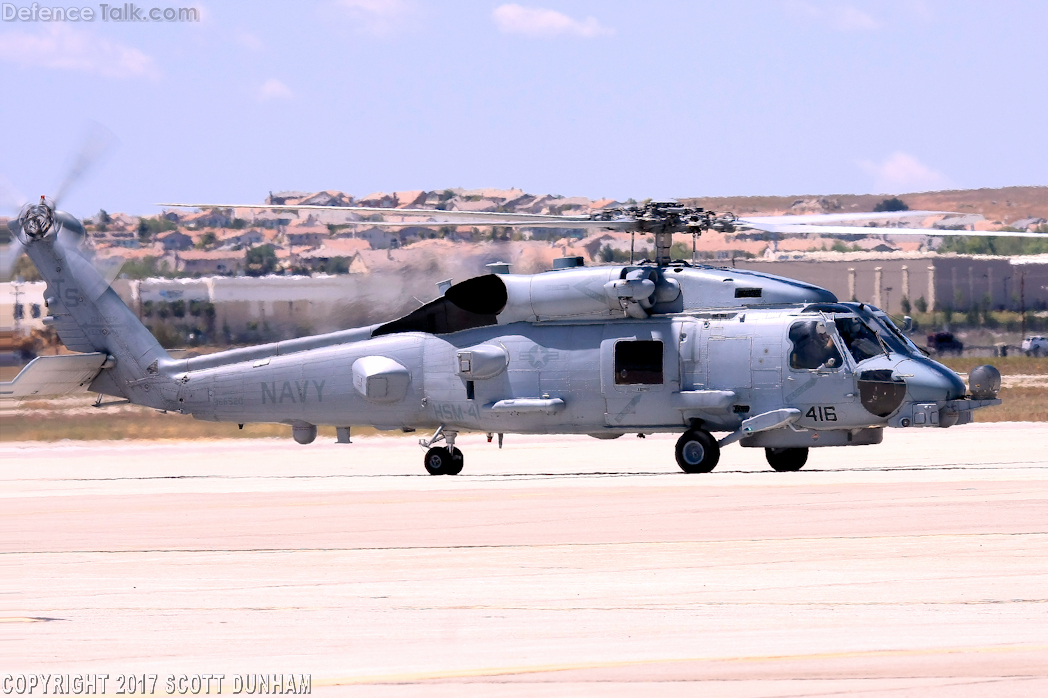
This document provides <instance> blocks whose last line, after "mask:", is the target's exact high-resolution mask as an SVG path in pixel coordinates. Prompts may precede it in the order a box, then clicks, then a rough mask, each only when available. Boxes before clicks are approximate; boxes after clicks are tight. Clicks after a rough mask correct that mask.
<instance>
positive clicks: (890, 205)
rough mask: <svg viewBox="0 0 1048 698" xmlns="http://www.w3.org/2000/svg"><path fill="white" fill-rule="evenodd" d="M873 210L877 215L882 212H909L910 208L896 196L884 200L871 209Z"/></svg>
mask: <svg viewBox="0 0 1048 698" xmlns="http://www.w3.org/2000/svg"><path fill="white" fill-rule="evenodd" d="M873 210H874V211H876V212H877V213H880V212H882V211H909V210H910V207H909V206H907V205H906V203H905V202H904V201H903V200H902V199H900V198H899V197H897V196H893V197H892V198H890V199H885V200H884V201H882V202H881V203H879V204H877V205H876V206H874V207H873Z"/></svg>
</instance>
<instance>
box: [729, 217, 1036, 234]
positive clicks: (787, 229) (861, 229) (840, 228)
mask: <svg viewBox="0 0 1048 698" xmlns="http://www.w3.org/2000/svg"><path fill="white" fill-rule="evenodd" d="M739 227H740V228H742V227H745V228H750V229H753V230H763V231H765V232H767V233H792V234H806V233H808V234H810V233H820V234H823V235H864V236H865V235H922V236H927V235H931V236H934V237H946V236H951V235H958V236H964V237H1011V238H1048V233H1027V232H1013V231H1010V230H941V229H939V228H871V227H869V226H853V225H772V224H765V223H754V222H753V220H752V219H747V220H745V221H741V225H740V226H739Z"/></svg>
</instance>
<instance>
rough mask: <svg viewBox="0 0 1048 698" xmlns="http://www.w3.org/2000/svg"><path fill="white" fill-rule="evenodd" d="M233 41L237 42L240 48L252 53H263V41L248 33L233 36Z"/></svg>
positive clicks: (243, 32)
mask: <svg viewBox="0 0 1048 698" xmlns="http://www.w3.org/2000/svg"><path fill="white" fill-rule="evenodd" d="M233 40H234V41H236V43H237V45H238V46H242V47H243V48H246V49H249V50H251V51H261V50H262V48H263V47H264V45H263V43H262V39H260V38H258V37H257V36H255V35H254V34H252V33H251V32H248V31H238V32H236V34H234V35H233Z"/></svg>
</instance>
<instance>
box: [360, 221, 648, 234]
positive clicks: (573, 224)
mask: <svg viewBox="0 0 1048 698" xmlns="http://www.w3.org/2000/svg"><path fill="white" fill-rule="evenodd" d="M346 224H347V225H363V226H366V227H442V226H445V225H447V226H459V225H462V226H466V225H468V226H472V227H492V226H494V227H554V228H565V230H583V228H586V230H602V231H630V230H633V227H634V226H635V225H636V223H635V222H634V221H631V220H575V219H567V220H477V219H473V220H429V221H425V220H415V221H406V220H397V221H383V220H351V221H347V222H346Z"/></svg>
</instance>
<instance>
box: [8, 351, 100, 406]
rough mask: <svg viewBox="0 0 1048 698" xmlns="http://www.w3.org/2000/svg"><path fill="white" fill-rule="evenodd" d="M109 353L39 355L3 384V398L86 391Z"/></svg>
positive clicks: (69, 393) (70, 393)
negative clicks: (11, 379)
mask: <svg viewBox="0 0 1048 698" xmlns="http://www.w3.org/2000/svg"><path fill="white" fill-rule="evenodd" d="M107 358H108V356H107V355H106V354H104V353H101V352H91V353H89V354H65V355H62V356H38V357H36V358H35V359H33V360H32V361H30V362H29V364H28V365H27V366H26V367H25V368H23V369H22V370H21V371H19V373H18V375H17V376H15V379H14V380H13V381H10V382H9V383H0V398H3V399H21V398H27V397H43V396H45V395H47V396H54V395H72V394H75V393H86V392H87V391H88V387H89V386H90V385H91V381H93V380H94V379H95V376H97V375H98V372H99V371H101V370H102V366H103V365H104V364H105V362H106V359H107Z"/></svg>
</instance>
